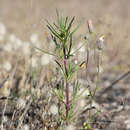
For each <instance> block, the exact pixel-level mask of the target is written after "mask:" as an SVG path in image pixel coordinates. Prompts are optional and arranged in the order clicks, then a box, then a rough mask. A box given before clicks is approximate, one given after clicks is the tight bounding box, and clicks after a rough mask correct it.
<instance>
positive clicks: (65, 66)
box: [63, 47, 70, 124]
mask: <svg viewBox="0 0 130 130" xmlns="http://www.w3.org/2000/svg"><path fill="white" fill-rule="evenodd" d="M63 54H64V69H65V74H66V75H65V80H66V87H65V88H66V89H65V95H66V119H67V118H68V113H69V109H70V102H69V84H68V79H67V77H68V72H67V59H66V51H65V47H63ZM66 124H68V122H67V123H66Z"/></svg>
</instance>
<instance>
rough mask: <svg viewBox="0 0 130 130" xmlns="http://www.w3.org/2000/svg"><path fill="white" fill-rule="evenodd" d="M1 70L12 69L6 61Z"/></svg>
mask: <svg viewBox="0 0 130 130" xmlns="http://www.w3.org/2000/svg"><path fill="white" fill-rule="evenodd" d="M3 68H4V69H5V70H6V71H10V70H11V69H12V65H11V64H10V63H9V62H8V61H6V62H5V63H4V64H3Z"/></svg>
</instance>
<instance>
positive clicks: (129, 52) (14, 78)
mask: <svg viewBox="0 0 130 130" xmlns="http://www.w3.org/2000/svg"><path fill="white" fill-rule="evenodd" d="M129 5H130V1H129V0H125V1H123V0H114V1H113V0H100V1H99V0H95V1H92V0H70V1H69V0H66V1H64V0H55V1H54V0H37V1H36V0H28V1H27V0H13V2H12V1H11V0H0V9H1V11H0V129H1V130H44V129H45V130H57V129H58V128H57V127H58V125H59V124H58V123H59V122H58V121H59V120H58V114H57V113H58V103H59V101H58V99H57V98H56V96H55V95H54V94H53V93H52V91H51V90H52V88H53V86H57V87H58V84H60V82H61V81H62V80H63V79H61V77H60V76H59V73H58V71H56V69H55V68H56V63H55V62H54V57H53V56H50V55H48V54H45V53H42V52H40V51H38V50H37V49H34V48H33V46H34V45H35V46H37V47H38V48H42V49H44V50H53V49H54V46H53V43H52V42H53V41H52V40H51V37H50V35H49V31H48V30H47V28H46V22H45V19H48V21H49V22H50V23H53V21H55V18H56V17H55V13H54V12H55V9H56V8H58V9H59V10H60V12H61V14H63V15H65V16H68V15H69V16H70V17H72V16H76V21H75V23H74V27H76V26H77V25H78V24H79V23H82V25H81V27H80V29H79V30H78V31H77V32H76V33H75V36H74V43H75V45H76V47H75V48H78V47H80V45H82V43H83V41H84V36H86V35H87V33H88V28H87V20H88V19H92V21H93V25H94V29H95V31H96V32H98V33H99V34H105V35H106V39H105V47H104V49H103V56H102V68H103V71H102V72H101V74H100V83H99V87H100V89H99V91H98V93H96V97H95V99H94V102H93V104H92V106H91V107H92V108H94V109H93V110H92V115H93V116H92V117H91V120H92V121H93V122H92V123H91V127H92V128H91V129H92V130H93V129H94V130H100V129H103V130H129V129H130V103H129V102H130V91H129V90H130V81H129V80H130V74H129V73H130V72H129V70H130V60H129V56H130V45H129V41H130V37H129V34H130V23H129V21H130V14H129V12H130V8H129ZM95 40H97V39H95V38H93V40H91V43H94V42H95ZM89 54H90V55H89V56H90V58H89V64H88V66H87V69H81V70H79V72H78V74H77V77H75V78H77V79H78V80H79V82H80V84H81V88H80V90H79V92H82V91H85V92H84V93H83V95H81V97H82V98H81V99H80V100H78V101H77V104H76V109H79V110H80V109H81V111H80V112H79V113H76V119H75V120H74V122H72V124H71V125H69V126H66V125H65V124H64V123H63V124H62V128H64V129H65V130H79V129H82V128H83V127H85V123H87V122H88V121H89V120H88V109H89V103H90V102H89V100H88V99H87V97H88V94H89V91H88V89H84V88H85V87H86V86H88V85H89V86H91V89H92V91H93V89H94V88H95V82H96V71H97V70H96V69H95V64H94V63H95V62H94V59H93V58H92V57H93V55H94V50H91V51H90V53H89ZM86 58H87V53H86V47H83V48H81V50H79V52H78V53H77V54H76V56H75V57H74V59H72V60H73V61H75V60H77V61H78V62H81V61H83V60H86ZM115 81H116V82H115ZM95 108H96V110H95ZM97 110H98V112H97ZM95 112H97V113H96V114H97V115H94V114H95ZM63 118H64V117H63ZM89 129H90V128H89V126H88V128H84V130H89Z"/></svg>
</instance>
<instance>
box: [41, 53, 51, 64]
mask: <svg viewBox="0 0 130 130" xmlns="http://www.w3.org/2000/svg"><path fill="white" fill-rule="evenodd" d="M51 59H52V56H49V55H47V54H44V55H43V56H42V57H41V65H47V64H49V62H50V60H51Z"/></svg>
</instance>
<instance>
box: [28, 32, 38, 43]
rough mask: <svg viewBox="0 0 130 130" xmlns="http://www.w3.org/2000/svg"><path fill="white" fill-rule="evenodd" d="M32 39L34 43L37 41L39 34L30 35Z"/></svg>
mask: <svg viewBox="0 0 130 130" xmlns="http://www.w3.org/2000/svg"><path fill="white" fill-rule="evenodd" d="M30 41H31V42H32V43H36V42H37V41H38V34H32V35H31V37H30Z"/></svg>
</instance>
